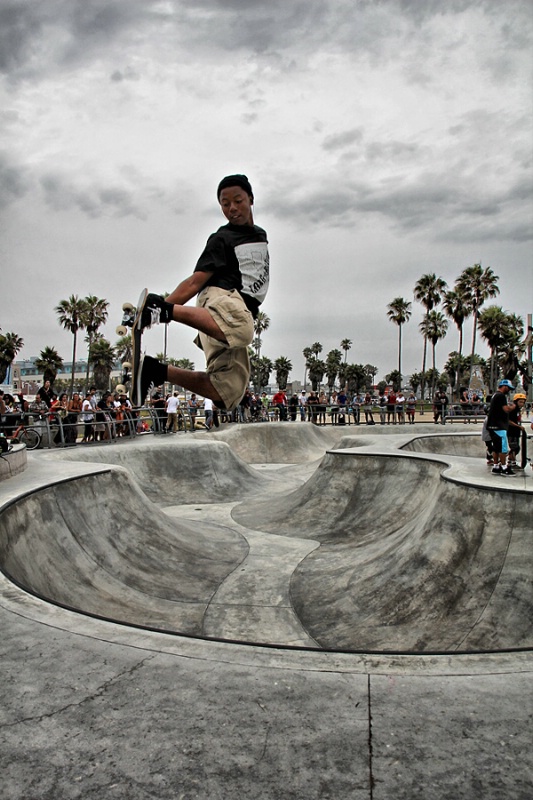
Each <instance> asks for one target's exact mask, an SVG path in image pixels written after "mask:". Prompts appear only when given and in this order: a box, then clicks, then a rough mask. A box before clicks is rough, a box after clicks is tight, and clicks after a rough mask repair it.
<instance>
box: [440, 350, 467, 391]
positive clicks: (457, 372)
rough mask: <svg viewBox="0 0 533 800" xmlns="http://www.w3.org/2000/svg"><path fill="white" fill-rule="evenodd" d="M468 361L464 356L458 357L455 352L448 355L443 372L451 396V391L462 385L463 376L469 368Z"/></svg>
mask: <svg viewBox="0 0 533 800" xmlns="http://www.w3.org/2000/svg"><path fill="white" fill-rule="evenodd" d="M469 363H470V362H469V361H468V359H467V358H465V357H464V356H462V355H460V354H459V353H458V352H457V350H452V352H451V353H448V361H447V362H446V364H445V365H444V372H445V373H446V375H447V376H448V379H449V380H448V382H449V384H450V387H451V390H452V396H453V390H454V389H455V387H456V386H457V388H459V386H463V385H464V375H465V373H466V371H467V370H468V367H469Z"/></svg>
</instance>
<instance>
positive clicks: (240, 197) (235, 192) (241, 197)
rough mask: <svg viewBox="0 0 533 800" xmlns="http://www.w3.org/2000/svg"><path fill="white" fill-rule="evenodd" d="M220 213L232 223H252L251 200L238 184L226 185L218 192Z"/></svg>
mask: <svg viewBox="0 0 533 800" xmlns="http://www.w3.org/2000/svg"><path fill="white" fill-rule="evenodd" d="M219 202H220V207H221V209H222V213H223V214H224V216H225V217H226V219H227V220H228V222H231V224H232V225H253V224H254V220H253V214H252V205H253V200H252V198H251V197H250V195H249V194H247V193H246V192H245V191H244V189H242V188H241V187H240V186H227V187H226V188H225V189H222V191H221V192H220V198H219Z"/></svg>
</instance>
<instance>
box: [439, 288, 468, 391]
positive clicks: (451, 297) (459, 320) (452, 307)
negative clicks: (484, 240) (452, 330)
mask: <svg viewBox="0 0 533 800" xmlns="http://www.w3.org/2000/svg"><path fill="white" fill-rule="evenodd" d="M456 286H457V284H456ZM442 307H443V308H444V313H445V314H446V316H447V317H449V318H450V319H452V320H453V321H454V322H455V324H456V326H457V330H458V331H459V347H458V349H457V354H458V356H459V359H458V361H457V368H458V369H459V365H460V363H461V358H462V355H463V325H464V321H465V319H467V318H468V317H469V316H470V313H471V312H470V307H469V304H468V298H467V296H466V295H465V293H464V291H461V289H459V288H455V289H450V290H449V291H448V292H444V299H443V301H442ZM455 385H456V386H457V390H459V385H460V380H459V373H457V375H456V376H455Z"/></svg>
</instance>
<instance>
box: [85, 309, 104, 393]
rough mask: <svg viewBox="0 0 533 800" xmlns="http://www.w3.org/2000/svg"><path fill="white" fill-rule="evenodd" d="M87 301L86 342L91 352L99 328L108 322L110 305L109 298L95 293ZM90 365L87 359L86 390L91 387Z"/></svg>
mask: <svg viewBox="0 0 533 800" xmlns="http://www.w3.org/2000/svg"><path fill="white" fill-rule="evenodd" d="M85 303H86V305H87V313H86V316H85V325H84V327H85V330H86V331H87V336H86V342H87V344H88V345H89V352H91V346H92V344H93V342H94V340H95V338H96V334H97V333H98V329H99V328H101V326H102V325H105V323H106V322H107V317H108V314H109V312H108V310H107V309H108V306H109V303H108V302H107V300H102V299H101V298H99V297H95V296H94V295H88V296H87V297H86V298H85ZM89 367H90V362H89V359H87V374H86V376H85V391H87V389H88V388H89Z"/></svg>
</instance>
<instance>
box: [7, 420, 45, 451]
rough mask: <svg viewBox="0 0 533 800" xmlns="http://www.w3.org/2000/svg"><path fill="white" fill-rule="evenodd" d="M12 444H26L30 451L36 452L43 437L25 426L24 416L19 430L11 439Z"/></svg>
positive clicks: (33, 429)
mask: <svg viewBox="0 0 533 800" xmlns="http://www.w3.org/2000/svg"><path fill="white" fill-rule="evenodd" d="M9 438H10V439H11V444H17V443H19V444H25V445H26V448H27V449H28V450H36V449H37V448H38V447H39V445H40V444H41V440H42V436H41V434H40V433H39V431H36V430H35V428H31V427H29V428H27V427H26V425H25V424H24V416H23V417H22V420H21V423H20V425H19V426H18V428H17V429H16V430H15V431H14V432H13V434H12V435H11V436H10V437H9Z"/></svg>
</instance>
